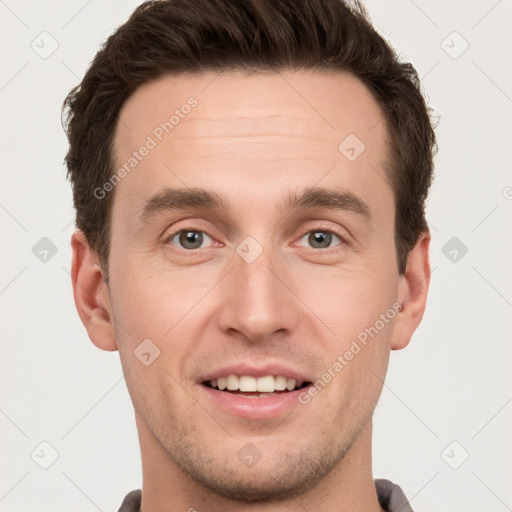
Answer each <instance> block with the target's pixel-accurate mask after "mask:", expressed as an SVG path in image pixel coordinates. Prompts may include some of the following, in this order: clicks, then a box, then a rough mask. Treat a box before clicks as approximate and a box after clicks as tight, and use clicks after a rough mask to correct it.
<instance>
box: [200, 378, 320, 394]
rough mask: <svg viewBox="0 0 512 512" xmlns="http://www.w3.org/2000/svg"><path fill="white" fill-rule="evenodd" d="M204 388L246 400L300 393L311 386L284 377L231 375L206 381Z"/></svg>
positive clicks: (203, 383)
mask: <svg viewBox="0 0 512 512" xmlns="http://www.w3.org/2000/svg"><path fill="white" fill-rule="evenodd" d="M201 384H202V385H203V386H205V387H207V388H209V389H212V390H216V391H220V392H223V393H229V394H232V395H236V396H241V397H244V398H268V397H272V396H277V395H283V394H289V393H293V392H295V391H299V390H301V389H303V388H305V387H307V386H309V385H310V384H311V382H309V381H301V380H297V379H294V378H292V377H286V376H283V375H265V376H262V377H253V376H251V375H235V374H230V375H226V376H224V377H218V378H216V379H209V380H205V381H203V382H202V383H201Z"/></svg>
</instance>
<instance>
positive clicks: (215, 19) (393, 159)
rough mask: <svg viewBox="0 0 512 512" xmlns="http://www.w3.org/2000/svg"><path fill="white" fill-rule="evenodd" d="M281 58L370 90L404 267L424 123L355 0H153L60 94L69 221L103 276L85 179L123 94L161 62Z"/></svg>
mask: <svg viewBox="0 0 512 512" xmlns="http://www.w3.org/2000/svg"><path fill="white" fill-rule="evenodd" d="M284 69H307V70H335V71H341V72H348V73H351V74H352V75H354V76H355V77H357V78H359V79H360V80H361V81H362V82H363V83H364V84H365V85H366V86H367V87H368V89H369V90H370V91H371V92H372V93H373V96H374V97H375V99H376V100H377V102H378V104H379V105H380V107H381V109H382V111H383V112H384V116H385V123H386V126H387V128H388V132H389V136H390V142H391V147H390V155H389V161H390V163H391V165H390V169H389V170H388V171H387V175H388V179H389V180H390V183H391V186H392V188H393V192H394V198H395V207H396V221H395V246H396V254H397V261H398V270H399V273H400V274H403V273H404V272H405V268H406V263H407V255H408V254H409V252H410V250H411V249H412V248H413V247H414V245H415V244H416V242H417V241H418V239H419V236H420V234H421V233H422V232H423V231H425V230H427V229H428V226H427V222H426V219H425V201H426V198H427V194H428V190H429V187H430V185H431V182H432V179H433V160H434V154H435V152H436V150H437V145H436V140H435V134H434V126H433V124H432V121H431V118H430V108H428V107H427V105H426V102H425V100H424V97H423V95H422V93H421V91H420V82H419V78H418V74H417V72H416V70H415V69H414V67H413V66H412V65H411V64H410V63H403V62H400V61H399V60H398V56H397V54H396V53H395V51H394V49H393V48H392V47H391V46H390V45H389V43H387V42H386V41H385V40H384V39H383V38H382V37H381V36H380V35H379V34H378V33H377V32H376V31H375V29H374V28H373V26H372V23H371V21H370V19H369V17H368V15H367V13H366V11H365V9H364V7H363V6H362V5H361V3H360V2H358V1H352V2H351V6H348V5H347V3H345V2H344V1H343V0H154V1H148V2H145V3H143V4H142V5H140V6H139V7H138V8H137V9H136V10H135V11H134V12H133V14H132V15H131V16H130V18H129V19H128V21H127V22H126V23H124V24H123V25H122V26H121V27H119V28H118V29H117V30H116V31H115V32H114V33H113V34H112V35H111V36H110V37H109V38H108V39H107V40H106V41H105V43H104V44H103V45H102V47H101V48H100V50H99V51H98V53H97V54H96V56H95V57H94V60H93V61H92V63H91V65H90V66H89V68H88V70H87V72H86V74H85V76H84V78H83V80H82V82H81V83H80V84H79V85H78V86H76V87H75V88H73V89H72V90H71V91H70V93H69V94H68V96H67V97H66V99H65V101H64V104H63V115H64V116H65V118H64V119H65V120H64V125H65V129H66V132H67V136H68V140H69V150H68V153H67V155H66V158H65V161H66V164H67V168H68V178H69V179H70V180H71V182H72V186H73V198H74V204H75V208H76V212H77V213H76V223H77V227H78V228H79V229H80V230H82V231H83V233H84V234H85V236H86V238H87V240H88V242H89V245H90V246H91V247H92V249H93V250H94V251H95V252H96V253H97V254H98V256H99V259H100V263H101V266H102V268H103V270H104V272H105V278H106V279H108V254H109V242H110V218H111V210H112V201H113V193H110V194H107V195H106V196H105V197H104V198H103V199H98V198H97V197H96V196H95V194H94V193H93V191H94V190H95V189H97V187H101V186H102V184H104V183H105V182H106V181H107V180H108V179H109V177H110V176H111V175H112V171H113V169H112V168H113V165H114V164H113V157H112V152H113V141H114V136H115V130H116V125H117V122H118V117H119V111H120V110H121V107H122V106H123V104H124V102H125V101H126V100H127V99H128V97H129V96H130V95H131V94H132V93H133V92H134V91H135V90H136V89H137V88H138V87H140V86H141V85H143V84H145V83H147V82H149V81H150V80H153V79H156V78H159V77H160V76H162V75H164V74H168V73H183V72H188V73H197V72H201V71H206V70H217V71H223V70H252V71H258V70H260V71H275V72H278V71H280V70H284Z"/></svg>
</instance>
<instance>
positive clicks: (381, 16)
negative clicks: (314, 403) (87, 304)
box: [0, 0, 512, 512]
mask: <svg viewBox="0 0 512 512" xmlns="http://www.w3.org/2000/svg"><path fill="white" fill-rule="evenodd" d="M138 3H139V2H138V1H135V0H130V1H126V0H124V1H121V0H117V1H113V0H110V1H100V0H89V1H84V0H73V1H64V0H61V1H57V0H53V1H46V2H36V1H27V0H24V1H22V0H20V1H15V0H5V1H3V0H0V19H1V28H0V33H1V34H2V48H3V61H2V68H1V70H0V105H1V112H2V122H1V123H0V130H1V132H0V141H1V153H0V154H1V159H0V166H1V167H0V168H1V175H0V176H1V177H0V179H1V184H0V225H1V230H2V231H1V233H2V238H1V240H2V250H1V267H0V308H1V312H2V318H1V321H2V330H1V333H2V353H1V356H0V361H1V362H0V365H1V368H0V379H1V386H0V450H1V452H0V464H1V467H0V511H2V512H4V511H5V512H7V511H27V510H33V511H36V510H39V511H50V510H51V511H53V512H60V511H62V512H64V511H69V510H74V511H75V512H81V511H96V510H100V511H104V512H109V511H114V510H117V508H118V507H119V505H120V502H121V500H122V498H123V497H124V495H125V493H126V492H128V491H129V490H131V489H133V488H138V487H140V485H141V465H140V456H139V450H138V441H137V434H136V429H135V423H134V417H133V410H132V406H131V402H130V399H129V396H128V393H127V390H126V387H125V384H124V381H123V378H122V371H121V366H120V363H119V359H118V354H117V352H114V353H107V352H102V351H100V350H99V349H97V348H95V347H94V346H93V345H92V343H91V342H90V341H89V339H88V337H87V335H86V331H85V329H84V328H83V327H82V324H81V323H80V320H79V318H78V315H77V313H76V311H75V307H74V303H73V299H72V291H71V279H70V275H69V269H70V261H71V252H70V246H69V239H70V236H71V233H72V230H73V221H74V212H73V208H72V202H71V192H70V187H69V184H68V183H67V181H66V179H65V168H64V166H63V157H64V154H65V151H66V147H67V143H66V139H65V136H64V133H63V131H62V129H61V125H60V106H61V103H62V101H63V99H64V97H65V95H66V93H67V92H68V91H69V89H70V88H71V87H72V86H74V85H76V84H77V83H78V82H79V80H80V79H81V77H82V76H83V74H84V71H85V69H86V67H87V65H88V62H89V61H90V60H91V59H92V57H93V55H94V53H95V52H96V50H97V49H98V47H99V45H100V43H101V42H102V41H103V40H104V39H105V38H106V37H107V35H109V34H110V33H111V32H112V31H113V30H114V29H115V28H116V27H117V26H118V25H119V24H121V23H122V22H124V21H125V20H126V18H127V17H128V15H129V14H130V13H131V11H132V10H133V8H134V7H135V6H136V5H137V4H138ZM367 6H368V9H369V11H370V13H371V15H372V17H373V19H374V22H375V24H376V26H377V28H378V29H379V30H380V31H381V33H383V35H384V36H385V37H386V38H388V39H389V40H390V41H391V42H392V43H393V45H394V46H395V47H396V48H397V49H398V51H399V53H400V54H401V56H402V58H404V59H406V60H410V61H412V62H413V64H414V65H415V67H416V68H417V70H418V72H419V75H420V76H421V77H422V78H423V87H424V89H425V91H426V93H427V95H428V99H429V102H430V105H431V106H432V107H433V108H434V109H435V111H436V114H437V115H438V116H439V117H440V124H439V127H438V130H437V134H438V138H439V147H440V149H439V153H438V156H437V159H436V174H437V178H436V180H437V181H436V182H435V185H434V187H433V189H432V193H431V197H430V201H429V205H428V220H429V222H430V225H431V229H432V236H433V240H432V247H431V263H432V268H433V273H432V281H431V289H430V296H429V301H428V306H427V311H426V314H425V317H424V320H423V323H422V325H421V326H420V328H419V330H418V331H417V333H416V335H415V336H414V338H413V340H412V342H411V344H410V345H409V347H408V348H406V349H405V350H403V351H400V352H393V353H392V356H391V362H390V368H389V373H388V378H387V381H386V384H385V387H384V390H383V393H382V397H381V400H380V403H379V405H378V407H377V410H376V413H375V435H374V471H375V475H376V476H381V477H386V478H389V479H391V480H393V481H395V482H396V483H399V484H400V485H401V486H402V488H403V489H404V491H405V492H406V494H407V495H408V496H409V498H410V499H411V500H412V505H413V507H414V508H415V510H416V511H418V512H421V511H427V510H432V511H433V510H436V511H465V512H471V511H477V510H478V511H480V510H485V511H487V512H489V511H496V512H501V511H505V510H507V509H508V510H512V508H511V507H512V490H511V482H512V463H511V459H512V440H511V436H510V432H511V431H512V430H511V426H512V403H511V402H512V385H511V381H512V376H511V372H510V366H511V352H512V348H511V343H510V341H511V332H512V322H511V317H512V315H511V313H512V287H511V283H512V279H511V277H512V276H511V265H510V261H512V244H511V241H510V234H511V225H512V223H511V218H512V173H511V163H512V157H511V147H512V137H511V135H512V130H511V125H512V71H511V67H510V54H511V50H512V39H511V36H510V31H511V21H512V1H511V0H501V1H496V0H481V1H470V2H467V1H454V2H447V1H445V0H435V1H430V2H427V1H426V0H415V1H412V0H392V1H386V2H383V1H378V0H371V1H368V2H367ZM44 31H46V32H48V33H49V34H50V36H48V35H46V34H43V35H40V34H41V33H42V32H44ZM454 31H456V32H457V33H458V35H457V34H453V32H454ZM52 40H55V41H56V42H57V43H58V48H57V49H56V50H55V52H54V53H53V54H51V55H49V56H48V55H46V54H45V53H44V52H49V51H50V50H51V49H52V44H55V43H53V41H52ZM443 41H444V42H443ZM464 41H466V42H467V43H468V44H469V47H468V49H467V50H466V51H465V52H464V53H462V54H461V55H458V54H459V53H460V51H461V50H462V49H463V48H464V45H465V42H464ZM31 45H32V46H31ZM33 48H34V49H33ZM41 54H42V56H44V57H47V58H42V57H41V56H40V55H41ZM454 57H457V58H454ZM42 237H48V238H49V239H50V240H51V241H52V242H53V244H55V246H56V249H57V253H56V254H55V255H54V256H52V257H50V256H51V253H49V254H48V256H47V261H46V262H43V261H40V259H38V257H36V255H35V254H34V253H33V252H32V248H33V247H34V245H36V243H38V241H39V240H40V239H41V238H42ZM452 237H457V239H458V241H455V243H457V244H459V245H460V243H463V244H464V245H465V246H466V247H467V249H468V251H467V254H465V255H463V256H461V255H462V252H461V251H460V248H459V249H456V250H458V252H457V255H456V256H457V260H456V261H455V262H453V261H451V260H450V258H452V259H453V258H454V257H455V253H453V252H452V254H451V255H450V254H449V252H450V251H453V248H454V247H455V246H454V247H451V246H450V245H449V246H447V248H445V250H444V252H446V253H447V254H448V256H446V255H445V254H444V253H443V247H445V245H446V244H447V243H448V242H449V241H450V240H451V239H452ZM452 243H454V242H452ZM35 252H36V253H37V251H35ZM39 256H40V257H43V256H44V254H40V255H39ZM507 262H508V263H509V264H508V265H507V264H506V263H507ZM507 434H508V435H507ZM43 441H46V442H47V443H49V444H50V445H51V446H52V447H53V448H50V447H48V446H47V445H40V443H41V442H43ZM454 441H455V443H453V442H454ZM52 450H55V451H56V452H57V453H58V458H57V459H56V461H55V462H54V463H53V464H52V465H51V466H50V467H49V468H48V469H43V468H42V467H40V465H41V464H42V465H45V464H49V463H50V462H51V461H52ZM466 452H467V454H469V458H468V459H467V460H466V461H464V458H465V456H466ZM31 454H32V455H31ZM459 465H460V467H458V469H453V468H452V467H456V466H459ZM451 466H452V467H451Z"/></svg>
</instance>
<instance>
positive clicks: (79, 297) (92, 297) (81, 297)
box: [71, 230, 117, 350]
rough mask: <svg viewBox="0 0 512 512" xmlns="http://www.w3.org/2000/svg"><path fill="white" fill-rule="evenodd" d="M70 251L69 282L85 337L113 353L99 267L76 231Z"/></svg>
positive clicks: (105, 290) (109, 315)
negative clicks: (71, 253)
mask: <svg viewBox="0 0 512 512" xmlns="http://www.w3.org/2000/svg"><path fill="white" fill-rule="evenodd" d="M71 248H72V252H73V260H72V265H71V280H72V285H73V296H74V299H75V305H76V309H77V311H78V315H79V316H80V319H81V320H82V323H83V324H84V326H85V328H86V330H87V333H88V335H89V338H90V339H91V341H92V342H93V343H94V344H95V345H96V346H97V347H98V348H101V349H103V350H117V342H116V338H115V331H114V325H113V317H112V311H111V307H110V302H109V298H108V288H107V285H106V284H105V281H104V279H103V274H102V271H101V268H100V267H99V265H98V264H97V262H96V261H95V260H94V256H93V253H92V251H91V250H90V246H89V244H88V242H87V240H86V238H85V235H84V234H83V233H82V232H81V231H80V230H76V231H75V232H74V233H73V235H72V236H71Z"/></svg>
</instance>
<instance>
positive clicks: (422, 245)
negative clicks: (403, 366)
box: [391, 230, 430, 350]
mask: <svg viewBox="0 0 512 512" xmlns="http://www.w3.org/2000/svg"><path fill="white" fill-rule="evenodd" d="M429 246H430V232H429V231H428V230H427V231H424V232H423V233H422V234H421V235H420V238H419V240H418V242H417V243H416V245H415V246H414V247H413V248H412V249H411V251H410V253H409V255H408V257H407V266H406V269H405V273H404V275H402V276H400V277H399V284H398V300H399V301H400V302H401V303H402V309H401V310H400V312H399V313H398V314H397V315H396V317H395V324H394V326H393V337H392V340H391V349H392V350H400V349H402V348H404V347H406V346H407V345H408V344H409V342H410V341H411V337H412V335H413V333H414V331H415V330H416V328H417V327H418V325H419V324H420V322H421V319H422V318H423V313H424V312H425V305H426V302H427V292H428V287H429V284H430V261H429V254H428V251H429Z"/></svg>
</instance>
